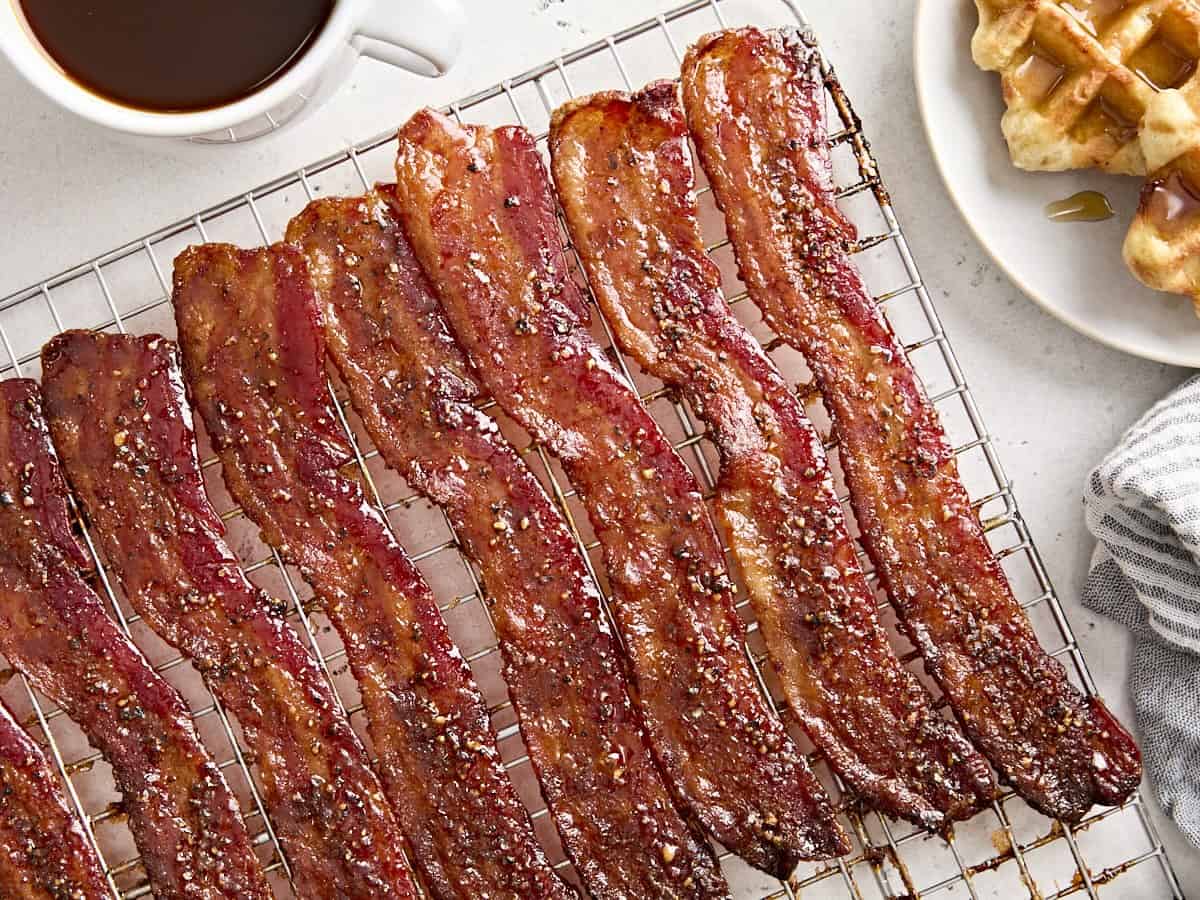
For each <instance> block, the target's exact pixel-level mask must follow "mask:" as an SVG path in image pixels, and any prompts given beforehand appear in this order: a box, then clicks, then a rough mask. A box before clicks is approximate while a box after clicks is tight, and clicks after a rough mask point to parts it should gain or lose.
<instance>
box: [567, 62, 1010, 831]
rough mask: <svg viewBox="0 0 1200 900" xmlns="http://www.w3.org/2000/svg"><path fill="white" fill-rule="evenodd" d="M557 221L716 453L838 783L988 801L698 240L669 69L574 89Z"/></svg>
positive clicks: (802, 703)
mask: <svg viewBox="0 0 1200 900" xmlns="http://www.w3.org/2000/svg"><path fill="white" fill-rule="evenodd" d="M550 149H551V154H552V158H553V173H554V179H555V183H556V185H557V186H558V193H559V197H560V198H561V200H562V204H563V210H564V213H565V216H566V222H567V227H568V231H569V232H570V234H571V238H572V241H573V243H574V245H575V248H576V250H577V251H578V253H579V255H580V259H581V260H582V262H583V265H584V268H585V270H586V271H587V273H588V277H589V280H590V281H591V284H592V287H593V290H594V292H595V295H596V299H597V301H598V302H599V304H600V307H601V309H602V310H603V311H604V313H605V315H606V317H607V319H608V321H609V322H610V323H611V326H612V328H613V331H614V334H615V337H616V340H617V342H618V343H619V344H620V345H621V347H622V348H623V349H624V350H625V351H626V352H627V353H629V354H631V355H632V356H633V357H634V358H636V359H637V360H638V362H639V363H640V364H641V365H642V366H643V367H644V368H645V369H646V370H647V371H648V372H649V373H650V374H652V375H654V376H655V377H657V378H660V379H662V380H663V382H664V383H666V384H668V385H670V386H672V387H674V388H676V389H678V390H680V391H681V392H682V393H683V395H684V396H685V397H686V398H687V400H688V402H689V403H690V404H691V406H692V408H693V409H694V410H696V412H697V413H698V415H699V416H700V417H701V418H702V419H704V420H705V422H707V424H708V426H709V431H708V433H709V435H710V437H711V438H712V439H713V441H714V442H715V444H716V447H717V450H718V452H719V454H720V479H719V481H718V483H717V490H716V501H717V508H718V510H719V512H720V514H721V516H722V518H723V519H724V521H725V525H726V527H727V529H728V532H729V535H730V541H731V547H732V549H733V552H734V556H735V557H736V558H737V560H738V562H739V563H740V564H741V568H742V573H743V575H744V577H745V582H746V585H747V588H748V589H749V594H750V599H751V602H752V605H753V608H754V612H755V615H756V618H757V619H758V623H759V626H760V629H761V631H762V634H763V637H764V638H765V640H766V645H767V650H768V653H769V655H770V658H771V660H772V661H773V663H774V665H775V670H776V672H777V673H778V675H779V679H780V683H781V686H782V687H783V691H784V694H785V696H786V698H787V700H788V702H789V704H790V705H791V708H792V710H793V712H795V714H796V715H797V717H798V719H799V721H800V724H801V725H802V726H803V727H804V729H805V731H806V732H807V733H808V735H809V737H810V738H812V740H813V742H814V744H816V746H817V747H819V748H820V749H821V750H822V751H824V753H825V756H826V758H827V759H828V760H829V762H830V764H831V765H832V766H833V768H834V769H835V771H836V772H837V773H838V775H839V776H841V778H842V780H843V781H845V782H846V783H847V785H848V786H849V787H850V789H851V790H852V791H854V792H855V793H856V794H858V795H859V796H860V797H862V798H863V799H864V800H866V801H867V802H868V803H869V804H870V805H871V806H873V807H875V808H876V809H878V810H880V811H882V812H885V813H887V814H889V815H893V816H899V817H902V818H905V819H909V820H911V821H913V822H915V823H917V824H919V825H922V826H924V827H926V828H929V829H939V828H942V827H944V826H945V825H946V824H947V823H948V822H949V821H951V820H954V819H962V818H966V817H968V816H970V815H971V814H972V813H974V812H975V811H977V810H978V809H979V808H980V807H981V806H983V805H985V804H986V803H988V802H990V800H991V798H992V796H993V794H994V792H995V782H994V781H993V779H992V774H991V770H990V769H989V767H988V764H987V762H986V761H985V760H984V759H983V757H981V756H980V755H979V754H978V753H977V752H976V751H975V750H974V748H972V746H971V745H970V743H968V742H967V740H966V739H965V738H964V737H963V736H962V734H961V733H960V732H959V731H958V729H957V728H955V727H954V725H953V724H952V723H950V722H948V721H946V720H945V719H943V718H942V717H941V716H940V715H939V714H938V712H937V710H936V709H935V708H934V705H933V701H932V698H931V697H930V696H929V695H928V694H927V693H926V692H925V690H924V688H922V687H921V685H920V683H919V682H918V681H917V679H916V677H915V676H914V675H912V674H911V673H910V672H909V671H908V670H907V669H905V668H904V666H903V665H902V664H901V662H900V660H899V659H898V658H897V656H896V653H895V651H894V650H893V649H892V647H891V645H890V643H889V642H888V638H887V635H886V634H885V633H884V631H883V628H882V626H881V625H880V623H879V620H878V617H877V616H876V612H875V603H876V601H875V596H874V593H873V592H872V591H871V589H870V588H869V586H868V585H867V581H866V579H865V578H864V577H863V573H862V569H861V567H860V566H859V563H858V558H857V556H856V554H855V550H854V545H853V543H852V542H851V541H850V538H849V536H848V534H847V532H846V526H845V522H844V520H843V517H842V511H841V507H840V505H839V503H838V500H837V495H836V493H835V491H834V488H833V482H832V478H831V475H830V472H829V467H828V465H827V462H826V459H825V453H824V450H823V448H822V446H821V440H820V437H819V436H818V434H817V432H816V430H815V429H814V428H813V426H812V423H810V422H809V420H808V417H807V416H806V415H805V413H804V409H803V407H802V406H801V404H800V401H799V400H798V399H797V398H796V396H795V395H794V394H792V392H791V390H790V389H789V387H788V385H787V384H786V382H785V381H784V380H783V377H782V376H781V375H780V373H779V371H778V370H777V369H776V368H775V365H774V364H773V363H772V362H771V360H770V359H769V358H768V357H767V355H766V353H765V352H764V351H763V349H762V348H761V347H760V346H759V344H758V342H757V341H755V339H754V338H753V337H752V336H751V335H750V333H749V331H747V329H746V328H745V327H744V326H743V325H742V324H741V323H740V322H738V321H737V319H736V318H735V317H734V314H733V311H732V310H731V309H730V308H729V306H728V304H727V303H726V302H725V299H724V297H723V296H722V293H721V273H720V270H719V269H718V268H717V266H716V264H715V263H713V262H712V260H710V259H709V257H708V254H707V253H706V252H705V250H704V242H703V239H702V237H701V234H700V226H699V208H698V203H697V200H696V194H695V177H694V173H693V171H692V163H691V155H690V151H689V149H688V143H687V124H686V122H685V121H684V116H683V108H682V106H681V105H680V103H679V97H678V88H677V86H676V84H675V83H674V82H658V83H655V84H653V85H651V86H649V87H648V88H646V89H645V90H643V91H641V92H639V93H637V94H634V95H630V94H620V93H604V94H596V95H593V96H591V97H585V98H582V99H580V100H576V101H573V102H571V103H569V104H567V105H566V106H565V107H562V108H560V109H559V110H558V111H557V112H556V113H555V115H554V119H553V122H552V124H551V129H550Z"/></svg>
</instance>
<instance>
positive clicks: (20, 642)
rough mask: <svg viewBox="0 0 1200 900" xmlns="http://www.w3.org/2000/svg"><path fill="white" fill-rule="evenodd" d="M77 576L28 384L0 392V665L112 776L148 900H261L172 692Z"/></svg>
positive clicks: (75, 548)
mask: <svg viewBox="0 0 1200 900" xmlns="http://www.w3.org/2000/svg"><path fill="white" fill-rule="evenodd" d="M89 565H90V561H89V559H88V556H87V554H86V553H85V552H84V550H83V548H82V547H81V546H80V545H79V543H78V542H77V541H76V539H75V536H74V535H73V534H72V531H71V522H70V517H69V514H68V507H67V494H66V483H65V482H64V481H63V477H62V473H61V472H60V471H59V467H58V460H57V458H56V457H55V455H54V448H53V447H52V446H51V444H50V434H49V431H48V429H47V426H46V422H45V419H43V417H42V411H41V394H40V392H39V391H38V388H37V385H36V384H35V383H34V382H32V381H28V380H23V379H13V380H10V381H5V382H3V383H0V653H3V654H4V656H5V657H6V658H7V659H8V661H9V662H10V663H11V664H12V665H13V666H14V667H15V668H16V669H18V670H19V671H20V672H21V673H22V674H24V675H25V676H26V677H27V678H28V679H29V680H30V681H31V682H32V683H33V684H34V686H35V687H37V689H38V690H39V691H41V692H42V693H43V694H45V695H46V696H47V697H49V698H50V699H51V700H53V701H54V702H55V703H57V704H58V705H59V706H60V707H62V709H63V711H64V712H66V714H67V715H68V716H70V718H71V719H72V720H73V721H74V722H75V723H76V724H77V725H79V727H80V728H81V729H82V730H83V732H84V734H85V735H86V736H87V738H88V740H89V742H90V743H91V744H92V746H94V747H96V748H97V749H98V750H99V751H100V753H101V754H102V755H103V756H104V758H105V760H107V761H108V763H109V765H111V766H112V774H113V780H114V781H115V782H116V785H117V788H118V790H120V792H121V794H122V796H123V798H124V799H123V801H122V808H123V810H124V811H125V813H126V814H127V816H128V821H129V828H130V831H131V832H132V833H133V838H134V840H135V842H136V843H137V847H138V850H139V851H140V852H141V859H142V864H143V866H144V867H145V869H146V874H147V876H148V877H149V880H150V886H151V889H152V890H153V891H154V895H155V897H158V898H160V900H175V898H188V900H193V898H194V900H218V898H229V900H267V898H269V897H270V896H271V894H270V891H269V889H268V888H267V884H266V880H265V878H264V877H263V873H262V870H261V867H260V866H259V862H258V859H257V858H256V857H255V855H254V850H253V847H252V845H251V841H250V836H249V835H248V834H247V833H246V826H245V825H244V824H243V822H242V819H241V816H240V814H239V813H238V806H237V801H236V799H235V798H234V796H233V794H232V793H231V792H230V790H229V788H228V787H227V786H226V784H225V779H224V778H223V777H222V775H221V771H220V769H218V768H217V765H216V763H214V762H213V760H212V758H211V757H210V756H209V755H208V751H207V750H205V749H204V746H203V745H202V744H201V743H200V739H199V737H198V736H197V735H196V729H195V726H194V725H193V723H192V720H191V717H190V716H189V715H188V710H187V707H186V706H185V705H184V703H183V700H182V699H181V698H180V696H179V694H178V693H176V692H175V689H174V688H173V687H171V686H170V685H169V684H167V682H166V681H164V680H163V679H162V677H161V676H159V675H158V674H157V673H155V671H154V670H153V669H152V668H150V665H149V663H147V662H146V659H145V658H144V657H143V656H142V654H141V652H140V651H139V650H138V649H137V648H136V647H135V646H134V645H133V644H132V643H131V642H130V640H129V638H128V637H126V636H125V634H124V633H123V632H121V631H119V630H118V629H117V625H116V623H115V622H113V620H112V619H110V618H109V617H108V616H107V615H106V614H105V612H104V607H103V604H102V603H101V600H100V598H99V597H97V596H96V594H95V593H93V591H92V589H91V588H90V587H88V585H87V583H86V582H85V581H84V580H83V577H82V575H81V571H80V570H83V569H87V568H88V567H89Z"/></svg>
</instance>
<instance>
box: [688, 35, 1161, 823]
mask: <svg viewBox="0 0 1200 900" xmlns="http://www.w3.org/2000/svg"><path fill="white" fill-rule="evenodd" d="M818 62H819V61H818V53H817V50H816V46H815V43H814V42H813V41H812V39H811V37H809V36H808V35H803V34H797V33H795V32H769V33H764V32H761V31H758V30H755V29H752V28H747V29H742V30H737V31H727V32H722V33H719V34H715V35H710V36H708V37H706V38H703V39H701V41H700V42H699V43H698V44H697V45H696V46H695V47H693V48H692V49H691V50H690V52H689V53H688V55H687V59H686V61H685V64H684V71H683V87H684V91H683V95H684V105H685V108H686V110H687V116H688V121H689V124H690V126H691V130H692V132H693V134H694V136H695V139H696V142H697V146H698V149H699V153H700V159H701V161H702V163H703V165H704V168H705V169H706V171H707V172H708V177H709V181H710V182H711V183H712V186H713V192H714V194H715V196H716V199H717V201H718V202H719V203H720V205H721V207H722V208H723V210H724V211H725V218H726V221H727V223H728V227H729V234H730V237H731V239H732V241H733V246H734V248H735V250H736V252H737V258H738V263H739V265H740V267H741V270H742V274H743V278H744V279H745V281H746V285H747V287H748V288H749V290H750V296H751V297H752V298H753V299H754V301H755V303H756V304H757V305H758V306H759V307H760V308H761V309H762V312H763V315H764V317H765V318H766V321H767V323H768V324H769V325H770V326H771V327H772V328H773V329H774V330H775V331H776V333H777V334H779V335H781V336H782V337H783V338H784V340H786V341H787V342H788V343H790V344H791V345H793V346H794V347H795V348H796V349H798V350H800V351H801V352H802V353H803V354H804V356H805V358H806V359H807V361H808V365H809V367H810V368H811V369H812V371H813V374H814V375H815V377H816V382H817V385H818V387H819V388H820V390H821V394H822V396H823V397H824V400H825V405H826V407H827V408H828V409H829V412H830V415H831V417H832V419H833V424H834V431H835V433H836V436H837V439H838V445H839V457H840V460H841V463H842V467H843V469H844V470H845V473H846V480H847V482H848V484H849V487H850V493H851V500H852V503H853V506H854V512H855V515H856V517H857V518H858V521H859V525H860V527H861V530H862V534H863V542H864V544H865V546H866V548H867V551H868V553H869V554H870V555H871V558H872V560H873V562H874V564H875V566H876V568H877V570H878V572H879V574H880V576H881V578H882V580H883V583H884V585H885V586H886V588H887V590H888V593H889V594H890V596H891V597H892V600H893V603H894V604H895V605H896V609H897V611H898V612H899V614H900V617H901V620H902V622H903V624H904V626H905V628H906V630H907V633H908V635H909V637H911V639H912V640H913V643H914V644H915V645H916V646H917V647H918V649H919V650H920V651H921V653H922V654H923V655H924V658H925V664H926V666H927V668H928V669H929V671H930V673H931V674H932V675H933V676H934V677H935V678H936V679H937V681H938V683H939V684H940V685H941V687H942V690H943V691H944V692H945V694H946V696H947V698H948V699H949V701H950V705H951V707H952V708H953V710H954V712H955V713H956V714H957V716H958V718H959V721H960V722H961V723H962V725H963V727H964V728H965V729H966V732H967V735H968V736H969V737H970V738H971V739H972V740H973V741H974V742H975V744H976V746H978V747H979V748H980V749H981V750H982V751H983V752H984V754H985V755H986V756H987V757H988V759H989V760H991V762H992V764H993V765H994V766H995V767H996V769H997V770H998V771H999V772H1000V774H1001V776H1002V777H1003V778H1005V779H1006V780H1008V781H1009V782H1010V783H1011V784H1012V785H1013V787H1014V788H1015V789H1016V790H1017V791H1018V792H1019V793H1020V794H1021V795H1022V796H1023V797H1025V799H1027V800H1028V801H1029V802H1030V803H1031V804H1032V805H1034V806H1035V807H1037V808H1038V809H1039V810H1041V811H1043V812H1045V813H1047V814H1049V815H1053V816H1058V817H1061V818H1064V819H1072V820H1073V819H1078V818H1080V817H1081V816H1083V815H1084V813H1086V812H1087V810H1088V809H1089V808H1090V807H1091V806H1092V804H1093V803H1096V802H1099V803H1107V804H1114V803H1120V802H1122V801H1123V800H1125V799H1126V798H1128V797H1129V795H1130V794H1131V793H1132V792H1133V791H1134V790H1135V789H1136V788H1137V785H1138V782H1139V780H1140V778H1141V762H1140V756H1139V753H1138V750H1137V746H1136V745H1135V744H1134V742H1133V739H1132V738H1131V737H1130V736H1129V734H1128V733H1127V732H1126V731H1125V730H1124V729H1123V728H1122V727H1121V726H1120V725H1119V724H1118V723H1117V722H1116V720H1115V719H1114V718H1113V717H1112V715H1111V714H1110V713H1109V712H1108V710H1107V709H1106V708H1105V706H1104V704H1103V703H1102V702H1101V701H1100V700H1099V699H1098V698H1095V697H1085V696H1084V695H1083V694H1081V693H1080V692H1079V691H1078V690H1077V689H1076V688H1075V687H1074V686H1072V685H1071V683H1070V682H1069V681H1068V679H1067V675H1066V672H1065V671H1064V669H1063V667H1062V666H1061V665H1060V664H1059V663H1058V662H1057V661H1056V660H1054V659H1053V658H1052V657H1051V656H1049V655H1048V654H1047V653H1046V652H1045V651H1044V650H1043V649H1042V647H1041V646H1040V645H1039V644H1038V640H1037V635H1036V634H1035V633H1034V631H1033V628H1032V626H1031V624H1030V622H1029V620H1028V618H1027V617H1026V616H1025V613H1024V611H1023V610H1022V609H1021V607H1020V605H1019V604H1018V603H1017V601H1016V599H1015V598H1014V597H1013V594H1012V590H1011V588H1010V587H1009V584H1008V582H1007V579H1006V578H1005V576H1004V572H1003V570H1002V569H1001V567H1000V564H999V562H998V561H997V559H996V556H995V554H994V553H993V552H992V551H991V549H990V548H989V546H988V542H987V539H986V537H985V536H984V533H983V529H982V528H981V527H980V523H979V519H978V516H977V515H976V514H975V512H974V511H973V510H972V508H971V503H970V499H969V497H968V496H967V492H966V490H965V489H964V487H963V485H962V482H961V480H960V479H959V477H958V469H957V464H956V462H955V458H954V454H953V452H952V450H951V448H950V446H949V443H948V442H947V440H946V436H945V432H944V431H943V429H942V426H941V423H940V422H939V420H938V416H937V412H936V410H935V409H934V408H933V405H932V404H931V403H930V402H929V400H928V398H927V397H926V395H925V392H924V389H923V387H922V386H921V383H920V381H919V379H918V377H917V375H916V373H915V372H914V370H913V368H912V366H911V364H910V363H909V361H908V359H907V357H906V355H905V353H904V350H903V348H902V347H901V346H900V345H899V343H898V342H897V340H896V338H895V336H894V334H893V333H892V331H891V329H890V328H889V326H888V325H887V323H886V321H885V320H884V318H883V316H882V314H881V312H880V311H879V310H878V308H877V307H876V306H875V305H874V303H873V302H872V300H871V298H870V296H869V295H868V293H867V290H866V288H865V286H864V284H863V281H862V278H861V277H860V275H859V273H858V272H857V270H856V269H855V268H854V266H853V264H852V263H851V262H850V260H849V256H848V253H847V248H848V245H849V244H850V243H852V242H853V241H854V239H855V231H854V227H853V226H852V225H851V224H850V223H849V222H848V220H847V219H846V218H845V217H844V216H843V215H842V214H841V212H840V211H839V210H838V208H837V205H836V202H835V198H834V189H833V186H832V180H833V179H832V171H831V164H830V154H829V144H828V140H827V135H826V130H825V122H824V109H823V106H824V104H823V99H824V98H823V93H824V88H823V84H822V79H821V74H820V70H819V67H818Z"/></svg>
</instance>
